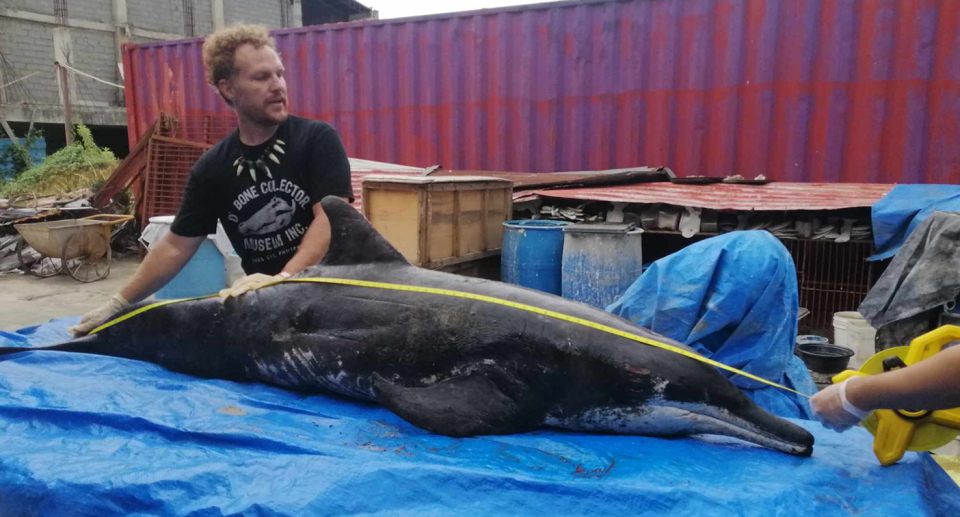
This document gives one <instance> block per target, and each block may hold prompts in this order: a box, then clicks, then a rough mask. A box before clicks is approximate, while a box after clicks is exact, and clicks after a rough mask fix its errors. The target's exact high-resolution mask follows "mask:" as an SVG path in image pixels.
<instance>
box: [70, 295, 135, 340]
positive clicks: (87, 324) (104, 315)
mask: <svg viewBox="0 0 960 517" xmlns="http://www.w3.org/2000/svg"><path fill="white" fill-rule="evenodd" d="M129 305H130V302H128V301H127V300H125V299H124V298H123V296H120V295H119V294H115V295H113V297H112V298H110V301H108V302H107V303H105V304H103V305H101V306H100V307H98V308H96V309H94V310H92V311H90V312H88V313H86V314H84V315H83V318H82V319H81V320H80V323H79V324H78V325H74V326H72V327H70V328H68V329H67V332H69V333H71V334H73V337H80V336H86V335H87V334H89V333H90V331H91V330H93V329H95V328H97V327H99V326H100V325H103V324H104V323H106V322H107V321H108V320H109V319H110V317H111V316H113V315H114V314H116V313H118V312H120V311H122V310H123V309H125V308H126V307H128V306H129Z"/></svg>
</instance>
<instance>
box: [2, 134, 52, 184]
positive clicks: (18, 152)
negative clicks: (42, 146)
mask: <svg viewBox="0 0 960 517" xmlns="http://www.w3.org/2000/svg"><path fill="white" fill-rule="evenodd" d="M42 136H43V131H42V130H40V129H31V130H30V131H29V132H28V133H27V136H26V137H25V138H24V139H23V140H24V142H23V143H22V144H21V143H20V142H18V141H11V142H10V145H9V146H7V147H5V148H4V149H3V151H0V163H6V162H8V161H9V162H11V163H12V164H13V178H14V179H16V178H17V176H19V175H21V174H23V172H24V171H26V170H27V169H29V168H31V167H33V158H31V156H30V148H31V147H33V144H34V143H36V141H37V140H39V139H40V138H41V137H42Z"/></svg>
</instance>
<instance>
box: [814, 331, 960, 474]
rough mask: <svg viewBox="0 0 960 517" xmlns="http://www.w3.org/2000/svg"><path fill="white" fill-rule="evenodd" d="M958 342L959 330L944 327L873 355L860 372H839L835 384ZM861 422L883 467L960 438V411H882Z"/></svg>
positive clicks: (909, 361)
mask: <svg viewBox="0 0 960 517" xmlns="http://www.w3.org/2000/svg"><path fill="white" fill-rule="evenodd" d="M957 340H960V327H956V326H953V325H948V326H945V327H941V328H939V329H937V330H934V331H932V332H928V333H926V334H924V335H922V336H920V337H918V338H916V339H914V340H913V341H912V342H910V346H900V347H895V348H890V349H887V350H884V351H883V352H880V353H879V354H876V355H874V356H873V357H871V358H870V359H867V361H866V362H865V363H863V366H861V367H860V370H847V371H845V372H843V373H840V374H838V375H836V376H834V377H833V382H834V383H840V382H843V381H845V380H847V379H849V378H851V377H853V376H866V375H876V374H878V373H883V372H884V371H885V369H887V370H889V369H890V368H895V367H905V366H910V365H911V364H915V363H918V362H920V361H922V360H924V359H927V358H929V357H932V356H933V355H935V354H937V353H938V352H939V351H940V350H941V349H942V348H943V346H944V345H946V344H947V343H950V342H951V341H957ZM885 363H886V368H885ZM862 423H863V426H864V427H865V428H867V430H868V431H870V434H872V435H873V436H874V440H873V453H874V454H875V455H876V456H877V459H878V460H880V464H881V465H892V464H894V463H896V462H898V461H900V459H901V458H903V454H904V453H905V452H906V451H916V452H921V451H932V450H933V449H937V448H939V447H943V446H944V445H947V444H949V443H950V442H951V441H952V440H953V439H954V438H956V437H957V436H958V435H960V408H954V409H942V410H937V411H905V410H892V409H879V410H877V411H874V412H872V413H870V416H868V417H867V418H866V419H865V420H864V421H863V422H862Z"/></svg>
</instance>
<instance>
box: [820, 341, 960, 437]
mask: <svg viewBox="0 0 960 517" xmlns="http://www.w3.org/2000/svg"><path fill="white" fill-rule="evenodd" d="M810 407H811V409H812V410H813V415H814V418H816V419H817V420H819V421H820V422H821V423H823V425H824V426H826V427H828V428H830V429H834V430H835V431H844V430H846V429H849V428H851V427H853V426H855V425H857V423H859V422H860V421H861V420H863V418H865V417H866V415H868V414H869V413H870V412H871V411H874V410H877V409H906V410H930V411H932V410H937V409H950V408H955V407H960V346H957V347H952V348H948V349H946V350H943V351H941V352H939V353H937V354H936V355H935V356H933V357H931V358H928V359H925V360H923V361H920V362H919V363H916V364H913V365H910V366H908V367H906V368H901V369H899V370H895V371H892V372H887V373H882V374H879V375H868V376H864V377H853V378H851V379H848V380H847V381H845V382H843V383H840V384H834V385H832V386H828V387H827V388H826V389H824V390H823V391H821V392H820V393H817V394H816V395H814V396H813V397H812V398H811V399H810Z"/></svg>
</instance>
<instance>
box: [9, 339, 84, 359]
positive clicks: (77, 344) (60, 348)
mask: <svg viewBox="0 0 960 517" xmlns="http://www.w3.org/2000/svg"><path fill="white" fill-rule="evenodd" d="M98 341H99V339H98V336H84V337H81V338H77V339H74V340H71V341H67V342H65V343H60V344H59V345H52V346H43V347H36V348H24V347H17V346H4V347H0V357H2V356H5V355H9V354H16V353H19V352H38V351H57V352H92V353H96V351H95V350H94V348H93V345H94V344H95V343H97V342H98Z"/></svg>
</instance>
